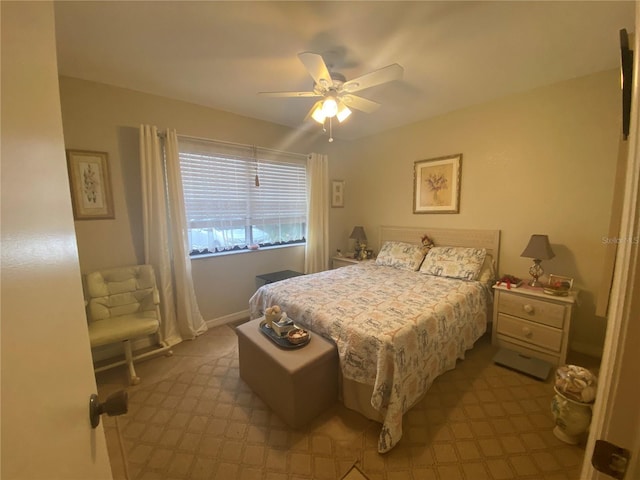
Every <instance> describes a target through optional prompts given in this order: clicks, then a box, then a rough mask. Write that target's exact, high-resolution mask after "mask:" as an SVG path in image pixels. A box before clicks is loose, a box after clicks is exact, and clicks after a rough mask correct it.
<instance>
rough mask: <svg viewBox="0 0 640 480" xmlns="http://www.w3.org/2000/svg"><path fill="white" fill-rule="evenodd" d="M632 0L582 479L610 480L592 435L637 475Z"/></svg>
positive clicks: (639, 125)
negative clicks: (621, 142) (601, 326)
mask: <svg viewBox="0 0 640 480" xmlns="http://www.w3.org/2000/svg"><path fill="white" fill-rule="evenodd" d="M638 5H639V4H638V3H637V2H636V18H635V30H636V35H635V39H634V42H633V50H634V55H635V58H634V66H633V94H632V107H631V124H630V132H629V138H628V140H627V141H628V142H629V143H628V147H629V151H628V156H627V174H626V177H625V184H624V201H623V210H622V221H621V226H620V233H619V242H618V252H617V255H616V263H615V272H614V278H613V285H612V289H611V301H610V304H609V314H608V317H607V333H606V337H605V344H604V354H603V358H602V363H601V366H600V382H599V385H598V394H597V398H596V402H595V404H594V411H593V419H592V424H591V430H590V433H589V439H588V441H587V446H586V449H585V457H584V461H583V464H582V474H581V476H580V478H582V479H589V480H595V479H598V480H600V479H602V480H604V479H610V478H611V477H610V476H608V475H605V474H603V473H600V472H598V471H597V470H595V468H593V466H592V465H591V457H592V455H593V448H594V446H595V442H596V440H598V439H603V440H607V441H609V442H611V443H614V444H615V445H617V446H619V447H622V448H626V449H628V450H630V451H631V461H630V464H629V466H628V468H627V472H626V476H625V478H626V479H635V478H638V477H639V476H640V461H639V459H638V457H639V456H640V455H639V454H640V412H638V408H637V405H638V400H637V396H636V395H637V392H638V382H639V381H640V361H639V360H638V359H639V358H640V349H639V345H638V344H639V343H640V276H639V274H640V256H639V248H638V247H639V245H638V243H639V242H640V239H639V237H638V235H639V230H638V228H639V224H640V220H639V217H640V192H639V185H640V144H639V142H640V122H639V121H638V75H639V69H638V63H639V62H638V60H639V56H640V48H639V46H640V28H639V27H640V9H638Z"/></svg>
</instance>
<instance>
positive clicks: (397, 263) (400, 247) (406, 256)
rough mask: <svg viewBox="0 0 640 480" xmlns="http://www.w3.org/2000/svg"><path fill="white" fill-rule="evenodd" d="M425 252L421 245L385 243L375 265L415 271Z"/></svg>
mask: <svg viewBox="0 0 640 480" xmlns="http://www.w3.org/2000/svg"><path fill="white" fill-rule="evenodd" d="M425 254H426V250H425V248H424V247H423V246H422V245H413V244H411V243H404V242H392V241H389V242H385V243H384V245H383V246H382V248H381V249H380V253H378V257H377V258H376V265H383V266H387V267H394V268H400V269H404V270H412V271H414V272H415V271H416V270H418V269H419V268H420V265H421V264H422V261H423V260H424V256H425Z"/></svg>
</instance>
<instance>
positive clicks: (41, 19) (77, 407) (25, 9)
mask: <svg viewBox="0 0 640 480" xmlns="http://www.w3.org/2000/svg"><path fill="white" fill-rule="evenodd" d="M0 17H1V22H2V42H1V44H2V92H1V95H2V107H1V109H2V112H1V114H2V119H1V122H2V144H1V154H2V166H1V175H0V177H1V192H2V201H1V218H2V229H1V230H2V269H1V289H2V291H1V298H2V303H1V309H2V320H1V321H2V330H1V340H0V341H1V355H2V357H1V362H2V377H1V382H2V407H1V408H2V411H1V416H0V418H1V420H0V421H1V424H0V429H1V433H2V437H1V438H2V444H1V448H2V452H1V453H2V455H1V457H0V458H1V471H0V476H1V477H2V478H3V479H4V480H14V479H20V480H31V479H52V480H53V479H61V480H72V479H83V480H86V479H110V478H112V475H111V468H110V466H109V459H108V455H107V448H106V442H105V437H104V431H103V430H102V427H99V428H98V429H95V430H94V429H92V428H91V426H90V424H89V395H90V394H91V393H94V392H96V383H95V377H94V374H93V368H92V363H91V351H90V348H89V337H88V332H87V327H86V319H85V315H84V301H83V296H82V284H81V277H80V271H79V262H78V253H77V248H76V240H75V232H74V224H73V214H72V210H71V198H70V194H69V183H68V178H67V169H66V161H65V153H64V140H63V135H62V116H61V112H60V97H59V92H58V71H57V65H56V52H55V31H54V16H53V5H52V4H51V3H50V2H0Z"/></svg>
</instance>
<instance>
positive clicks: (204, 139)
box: [158, 132, 309, 159]
mask: <svg viewBox="0 0 640 480" xmlns="http://www.w3.org/2000/svg"><path fill="white" fill-rule="evenodd" d="M158 136H159V137H160V138H165V136H166V134H165V133H164V132H158ZM177 136H178V138H184V139H186V140H197V141H200V142H209V143H220V144H223V145H230V146H233V147H243V148H254V147H255V148H258V149H260V150H264V151H266V152H270V153H280V154H285V155H291V156H295V157H300V158H304V159H306V158H307V157H308V156H309V155H308V154H304V153H296V152H286V151H284V150H276V149H273V148H266V147H257V146H255V145H247V144H245V143H236V142H227V141H225V140H213V139H211V138H204V137H193V136H190V135H177Z"/></svg>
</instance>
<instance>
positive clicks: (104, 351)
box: [92, 309, 249, 363]
mask: <svg viewBox="0 0 640 480" xmlns="http://www.w3.org/2000/svg"><path fill="white" fill-rule="evenodd" d="M243 318H249V309H247V310H242V311H240V312H235V313H231V314H229V315H224V316H222V317H218V318H213V319H211V320H206V321H205V324H206V325H207V328H215V327H220V326H222V325H226V324H228V323H232V322H236V321H238V320H242V319H243ZM178 343H180V342H178ZM156 344H157V342H156V340H155V336H153V335H151V336H149V337H143V338H138V339H136V340H132V341H131V349H132V350H133V351H134V352H135V351H137V350H142V349H144V348H149V347H153V346H155V345H156ZM92 353H93V361H94V362H95V363H98V362H102V361H103V360H109V359H112V358H115V357H124V349H123V348H122V343H121V342H118V343H112V344H109V345H104V346H102V347H96V348H93V349H92Z"/></svg>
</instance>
